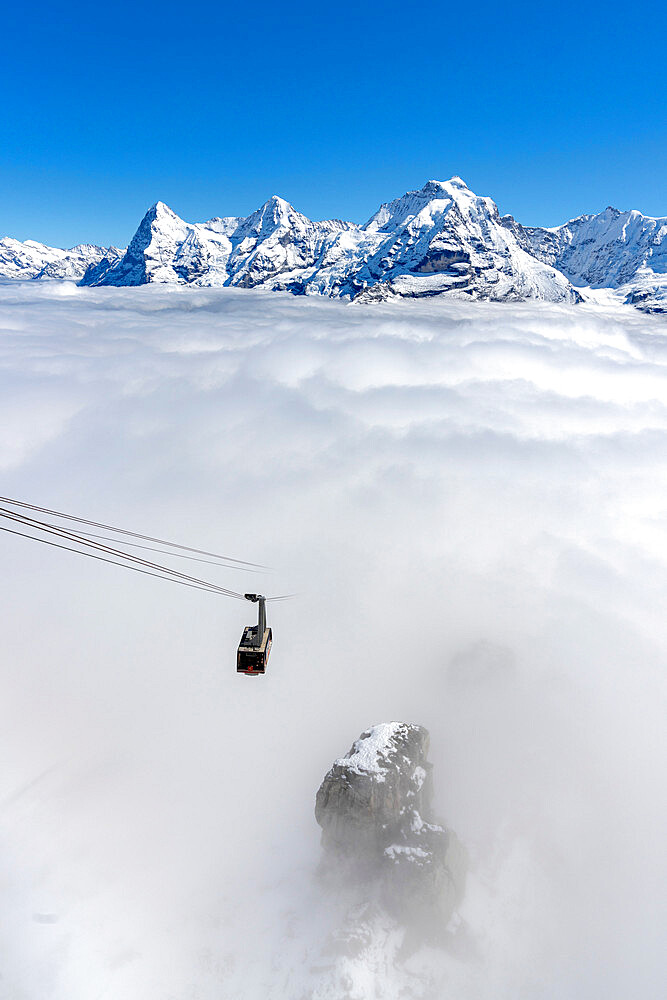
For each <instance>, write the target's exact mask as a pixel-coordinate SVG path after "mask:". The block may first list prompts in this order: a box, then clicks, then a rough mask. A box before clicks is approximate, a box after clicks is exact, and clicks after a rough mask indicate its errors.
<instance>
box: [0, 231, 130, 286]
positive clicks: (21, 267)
mask: <svg viewBox="0 0 667 1000" xmlns="http://www.w3.org/2000/svg"><path fill="white" fill-rule="evenodd" d="M123 253H124V251H123V250H118V249H116V247H109V248H108V249H106V248H104V247H98V246H91V245H90V244H80V245H78V246H75V247H71V249H69V250H59V249H58V248H57V247H47V246H45V244H44V243H36V242H35V241H34V240H26V241H25V242H24V243H22V242H21V241H20V240H14V239H12V238H11V237H10V236H6V237H5V238H4V239H0V278H7V279H10V280H21V279H23V280H34V279H42V278H61V279H62V278H66V279H69V280H70V281H79V280H81V278H83V276H84V274H85V273H86V271H87V270H88V268H90V267H94V266H95V265H98V264H99V263H100V261H102V260H104V259H105V258H109V260H110V262H111V261H117V260H119V259H120V258H121V257H122V255H123Z"/></svg>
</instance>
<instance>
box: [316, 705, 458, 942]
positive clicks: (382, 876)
mask: <svg viewBox="0 0 667 1000" xmlns="http://www.w3.org/2000/svg"><path fill="white" fill-rule="evenodd" d="M428 749H429V734H428V731H427V730H426V729H424V727H423V726H417V725H413V724H410V723H406V722H387V723H383V724H381V725H378V726H373V727H372V728H371V729H368V730H366V731H365V732H364V733H362V734H361V736H360V737H359V739H358V740H356V741H355V742H354V744H353V745H352V747H351V749H350V751H349V752H348V753H347V754H346V756H345V757H342V758H340V759H339V760H336V761H335V762H334V764H333V766H332V767H331V769H330V770H329V772H328V773H327V775H326V776H325V778H324V780H323V782H322V784H321V785H320V788H319V790H318V792H317V798H316V804H315V817H316V819H317V822H318V823H319V824H320V826H321V827H322V846H323V848H324V852H325V859H326V860H325V869H326V870H327V871H328V873H329V874H331V873H333V877H334V879H337V880H340V879H342V880H346V879H347V880H348V881H349V882H351V883H355V884H357V885H363V886H364V889H363V891H364V893H365V894H366V897H367V898H369V899H372V898H377V899H378V900H380V901H381V903H382V905H383V906H384V907H385V908H386V910H387V912H388V913H390V914H392V915H393V916H395V917H397V918H399V919H400V920H401V921H402V922H404V923H406V924H410V925H411V926H412V927H420V928H422V929H428V930H429V932H430V933H435V934H436V936H437V934H438V933H439V932H441V931H443V930H444V927H445V926H446V924H447V922H448V921H449V919H450V917H451V916H452V914H453V912H454V910H455V909H456V907H457V906H458V905H459V903H460V901H461V899H462V896H463V891H464V887H465V876H466V868H467V856H466V851H465V849H464V847H463V846H462V844H461V843H460V841H459V839H458V837H457V836H456V834H455V833H454V832H453V831H452V830H448V829H446V828H445V827H444V826H443V825H442V824H441V823H439V822H438V821H437V819H436V817H435V816H434V815H433V807H432V799H433V787H432V779H431V771H432V765H431V764H430V763H429V762H428V760H427V756H428Z"/></svg>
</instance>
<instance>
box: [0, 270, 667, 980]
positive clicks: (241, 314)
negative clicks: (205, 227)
mask: <svg viewBox="0 0 667 1000" xmlns="http://www.w3.org/2000/svg"><path fill="white" fill-rule="evenodd" d="M0 484H1V490H0V492H1V493H2V495H4V496H9V497H17V498H19V499H23V500H27V501H30V502H34V503H38V504H43V505H45V506H47V507H53V508H56V509H58V510H63V511H69V512H72V513H75V514H80V515H82V516H84V517H90V518H92V519H94V520H99V521H103V522H107V523H112V524H119V525H122V526H125V527H128V528H131V529H134V530H136V531H140V532H145V533H148V534H151V535H157V536H160V537H165V538H169V539H173V540H175V541H180V542H184V543H185V544H188V545H194V546H197V547H202V548H206V549H212V550H214V551H218V552H224V553H227V554H229V555H231V556H233V557H236V558H238V559H244V560H250V561H253V562H258V563H263V564H266V565H267V566H270V567H271V568H272V571H271V572H270V573H267V574H265V575H261V576H257V575H254V574H248V573H244V572H234V573H232V572H224V571H221V570H218V569H216V568H214V567H209V566H203V565H199V564H185V565H184V567H183V569H184V571H186V572H190V571H194V572H196V573H197V574H201V575H205V576H206V577H207V578H210V579H214V580H216V581H217V582H219V583H221V584H222V585H224V586H227V587H231V588H232V589H234V590H239V591H244V590H261V591H262V592H265V593H268V594H284V593H286V592H295V593H296V594H297V597H295V598H294V599H293V600H292V601H289V602H285V603H281V604H276V605H273V606H271V605H269V609H270V624H271V625H272V627H273V630H274V650H273V653H272V657H271V662H270V669H269V672H268V673H267V675H266V677H264V678H258V679H248V678H244V677H237V676H236V673H235V648H236V644H237V642H238V638H239V636H240V633H241V630H242V626H243V625H244V624H246V623H249V622H252V621H253V620H254V614H255V611H254V607H251V606H250V605H246V604H245V603H242V602H240V601H239V602H237V601H233V600H228V599H226V598H220V597H217V596H213V595H210V594H205V593H198V592H196V591H192V590H187V589H184V588H180V587H176V586H173V585H172V584H170V583H164V582H161V581H157V580H151V579H149V578H146V577H142V576H139V575H136V574H132V573H128V572H125V571H123V570H120V569H116V568H113V567H110V566H105V565H103V564H100V563H96V562H93V561H91V560H86V559H82V558H79V557H77V556H75V555H71V554H69V553H65V552H58V551H56V550H54V549H49V548H46V547H45V546H40V545H37V544H35V543H32V542H29V541H27V540H25V539H22V538H16V537H13V536H11V535H8V534H4V533H2V534H0V572H1V574H2V579H3V583H4V585H3V600H2V603H1V604H0V627H1V629H2V656H1V660H0V670H1V677H0V683H1V699H0V733H1V734H2V735H1V739H0V747H1V753H0V996H2V997H3V1000H4V998H5V997H6V998H7V1000H111V998H114V1000H115V998H117V997H122V998H123V1000H165V998H172V997H173V998H178V1000H186V998H192V1000H195V998H196V1000H214V998H215V1000H227V998H229V1000H260V998H262V1000H269V998H271V1000H281V998H284V1000H301V997H302V996H306V995H312V996H318V997H320V996H322V997H324V996H325V995H328V994H326V972H321V973H320V972H318V971H317V969H315V971H313V970H312V969H311V968H310V966H308V963H309V962H311V960H312V955H313V954H314V950H316V949H317V940H316V938H317V935H318V934H319V933H320V928H321V927H325V926H326V920H327V917H326V907H327V903H326V900H324V899H322V898H321V896H320V895H319V894H318V891H317V889H316V886H315V883H314V882H313V881H312V878H311V876H312V872H313V871H314V869H315V867H316V865H317V861H318V856H319V830H318V828H317V826H316V824H315V821H314V818H313V805H314V796H315V792H316V789H317V787H318V784H319V782H320V780H321V778H322V776H323V775H324V773H325V771H326V770H327V768H328V767H329V765H330V763H331V761H332V760H333V759H334V758H335V757H337V756H340V755H342V754H343V753H345V752H346V751H347V749H348V748H349V746H350V744H351V743H352V741H353V740H354V739H355V738H356V737H357V736H358V734H359V733H360V732H361V731H362V730H363V729H365V728H367V727H368V726H369V725H371V724H374V723H377V722H381V721H388V720H392V719H403V720H407V721H412V722H418V723H421V724H423V725H425V726H427V727H428V729H429V730H430V732H431V742H432V750H431V755H432V759H433V761H434V764H435V786H436V798H437V803H436V804H437V807H438V809H439V811H440V813H441V814H442V815H443V817H444V819H445V821H446V822H447V823H448V824H449V825H451V826H452V827H453V828H454V829H455V830H456V831H457V832H458V834H459V836H460V837H461V839H462V840H463V841H464V842H465V843H466V845H467V846H468V849H469V852H470V855H471V877H470V882H469V888H468V893H467V896H466V900H465V901H464V904H463V908H462V912H461V916H462V918H463V920H464V921H465V922H466V924H467V925H468V926H469V929H470V935H471V938H472V940H473V941H474V942H475V944H474V949H473V950H472V952H473V953H472V954H470V955H468V956H467V957H466V958H462V957H459V958H456V959H448V960H447V961H445V960H444V959H443V963H444V964H443V965H442V969H441V978H440V979H439V980H437V982H438V984H439V985H437V987H434V988H435V989H436V991H437V995H438V996H441V997H442V998H443V1000H446V997H447V996H448V995H452V996H454V995H456V996H457V998H461V997H469V998H471V1000H473V998H475V1000H477V998H483V1000H486V998H488V1000H492V998H493V1000H502V998H505V997H507V998H510V997H511V998H512V1000H516V998H531V1000H533V998H554V1000H555V998H564V997H567V998H568V1000H575V998H577V1000H578V998H581V1000H599V998H600V997H605V1000H628V998H629V997H633V998H634V997H636V998H641V1000H653V998H654V997H655V998H657V997H658V996H659V995H660V991H661V987H662V984H663V982H664V971H665V970H664V960H663V959H662V951H663V949H662V937H661V931H660V922H661V918H662V919H664V910H662V911H661V906H662V897H663V896H664V889H663V886H661V880H662V881H663V885H664V875H665V868H664V859H663V855H664V842H665V834H666V832H667V831H666V823H665V820H666V815H665V813H666V810H665V797H664V764H665V756H664V740H663V736H662V733H663V729H664V724H663V720H664V695H665V682H664V677H665V661H666V659H667V615H666V614H665V595H666V594H667V327H666V326H665V323H664V320H661V319H659V318H657V317H647V316H644V315H642V314H640V313H639V312H637V311H635V310H633V309H631V308H625V307H618V306H612V305H609V306H605V305H587V306H578V307H573V306H551V305H545V304H532V305H531V304H517V305H506V304H505V305H494V304H486V303H457V302H451V301H443V300H430V301H421V302H400V303H397V304H385V305H374V306H356V305H349V304H345V303H341V302H331V301H321V300H319V299H317V300H313V299H297V298H293V297H290V296H287V295H285V296H283V295H279V294H273V295H269V294H266V293H254V292H250V291H235V290H228V289H225V290H193V289H189V288H188V289H170V288H151V287H144V288H138V289H79V288H76V287H75V286H73V285H70V284H67V283H58V284H56V283H54V284H48V285H46V284H42V285H34V284H12V285H2V286H0ZM447 963H449V964H447ZM306 966H308V969H307V970H306V971H307V972H308V975H310V976H311V979H306V978H303V977H304V976H305V974H306V973H305V972H304V969H305V968H306ZM300 976H301V977H302V978H299V977H300ZM318 976H319V977H320V980H319V982H320V985H319V986H318V985H317V983H318ZM313 977H314V978H313ZM448 977H449V978H448ZM390 979H391V977H390ZM434 981H435V980H434ZM448 982H450V983H451V990H450V989H448V987H447V983H448ZM313 983H314V984H315V985H314V986H313ZM370 988H371V987H368V989H370ZM373 988H374V987H373ZM387 988H389V987H387ZM397 988H398V987H397ZM318 989H319V990H320V992H319V993H318V992H317V990H318ZM307 990H311V994H308V993H307ZM374 995H375V994H374V993H370V992H367V993H366V994H364V993H362V994H360V996H359V1000H367V998H370V997H371V996H374ZM332 1000H340V998H337V997H336V998H334V997H332Z"/></svg>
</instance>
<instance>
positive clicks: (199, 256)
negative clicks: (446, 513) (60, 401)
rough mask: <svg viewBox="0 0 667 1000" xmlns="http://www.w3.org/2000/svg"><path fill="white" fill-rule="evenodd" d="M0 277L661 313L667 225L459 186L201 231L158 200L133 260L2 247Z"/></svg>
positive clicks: (97, 252) (270, 205)
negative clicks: (547, 214) (547, 208)
mask: <svg viewBox="0 0 667 1000" xmlns="http://www.w3.org/2000/svg"><path fill="white" fill-rule="evenodd" d="M0 277H5V278H43V277H48V278H70V279H75V280H79V281H80V283H81V284H82V285H115V286H127V285H129V286H131V285H143V284H151V283H156V284H176V285H182V284H185V285H196V286H206V287H211V286H223V285H232V286H237V287H240V288H254V287H260V288H264V289H267V290H269V291H290V292H293V293H294V294H298V295H301V294H306V295H325V296H329V297H332V298H339V297H346V298H349V299H355V300H357V301H362V302H363V301H378V300H380V301H381V300H386V299H389V298H394V297H407V298H421V297H425V296H431V295H440V294H443V293H448V294H449V295H451V296H453V297H455V298H460V299H488V300H492V301H497V302H508V301H524V300H527V299H537V300H541V301H547V302H579V301H581V300H582V298H586V297H587V293H586V289H600V288H609V289H612V290H613V295H614V297H616V298H619V299H620V300H621V301H624V302H626V303H629V304H633V305H636V306H638V307H639V308H641V309H643V310H645V311H649V312H663V311H667V218H662V219H653V218H650V217H648V216H644V215H642V214H641V213H640V212H635V211H632V212H620V211H618V210H617V209H615V208H607V209H605V211H604V212H600V213H599V214H598V215H582V216H581V217H579V218H577V219H573V220H571V221H570V222H567V223H565V224H564V225H562V226H559V227H557V228H555V229H544V228H539V227H527V226H522V225H521V224H520V223H518V222H516V221H515V219H514V218H513V217H512V216H511V215H506V216H503V217H502V218H501V217H500V215H499V212H498V209H497V207H496V204H495V203H494V202H493V201H492V200H491V198H486V197H479V196H478V195H476V194H475V193H474V192H473V191H471V190H470V188H469V187H468V186H467V184H465V182H464V181H462V180H461V178H460V177H452V178H451V179H450V180H448V181H434V180H432V181H428V182H427V183H426V184H425V185H424V187H422V188H421V189H420V190H418V191H408V192H407V193H406V194H404V195H402V196H401V197H400V198H396V199H394V200H393V201H390V202H386V203H385V204H383V205H381V206H380V208H379V209H378V211H377V212H376V213H375V214H374V215H373V216H372V217H371V218H370V219H369V220H368V222H367V223H366V224H365V225H363V226H358V225H356V224H355V223H351V222H341V221H340V220H338V219H335V220H327V221H323V222H313V221H312V220H310V219H308V218H307V217H306V216H305V215H302V214H301V213H300V212H297V211H296V210H295V209H294V208H293V206H292V205H290V204H289V203H288V202H287V201H285V200H284V199H282V198H278V197H276V196H273V197H272V198H269V200H268V201H267V202H265V204H264V205H262V206H261V208H259V209H257V211H255V212H253V213H252V214H251V215H249V216H248V217H247V218H240V217H236V216H232V217H228V218H213V219H209V220H208V221H207V222H197V223H190V222H186V221H184V220H183V219H181V218H180V217H179V216H178V215H176V214H175V212H173V211H172V210H171V209H170V208H169V207H168V206H167V205H165V204H164V203H163V202H161V201H158V202H156V203H155V204H154V205H153V206H152V207H151V208H150V209H149V210H148V212H147V213H146V215H145V216H144V218H143V219H142V221H141V223H140V225H139V228H138V229H137V231H136V233H135V234H134V237H133V238H132V240H131V242H130V244H129V246H128V248H127V250H126V251H124V252H123V251H118V250H116V249H115V248H113V247H111V248H110V249H109V250H105V249H103V248H101V247H91V246H79V247H74V248H73V249H71V250H56V249H52V248H50V247H45V246H43V245H42V244H39V243H32V242H27V243H19V242H18V241H17V240H12V239H10V238H6V239H4V240H1V241H0ZM588 297H591V293H590V292H589V293H588ZM593 297H595V293H593Z"/></svg>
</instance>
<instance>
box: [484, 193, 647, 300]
mask: <svg viewBox="0 0 667 1000" xmlns="http://www.w3.org/2000/svg"><path fill="white" fill-rule="evenodd" d="M502 222H503V225H505V226H507V228H508V229H509V230H510V231H511V232H512V233H513V234H514V235H515V237H516V238H517V241H518V242H519V243H520V245H521V246H523V247H524V249H525V250H527V251H528V252H529V253H531V254H533V255H534V256H535V257H537V258H538V259H539V260H542V261H544V262H545V263H548V264H550V265H551V266H553V267H556V268H558V269H559V270H560V271H562V272H563V274H565V275H566V276H567V277H568V278H569V280H570V281H571V282H572V283H573V284H574V285H578V286H581V287H585V286H589V287H591V288H614V289H620V290H621V291H622V292H623V295H624V298H625V301H626V302H628V303H631V304H633V305H638V306H641V307H642V308H645V309H647V310H648V311H653V312H661V311H663V310H667V218H660V219H653V218H650V217H649V216H646V215H642V214H641V212H637V211H630V212H619V211H618V209H616V208H612V207H611V206H608V207H607V208H606V209H605V210H604V212H600V213H599V214H598V215H582V216H580V217H579V218H577V219H571V220H570V221H569V222H566V223H565V224H564V225H562V226H558V227H557V228H555V229H541V228H535V227H533V228H530V227H525V226H521V225H519V223H517V222H516V221H515V220H514V219H513V218H512V216H505V217H504V218H503V219H502Z"/></svg>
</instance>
